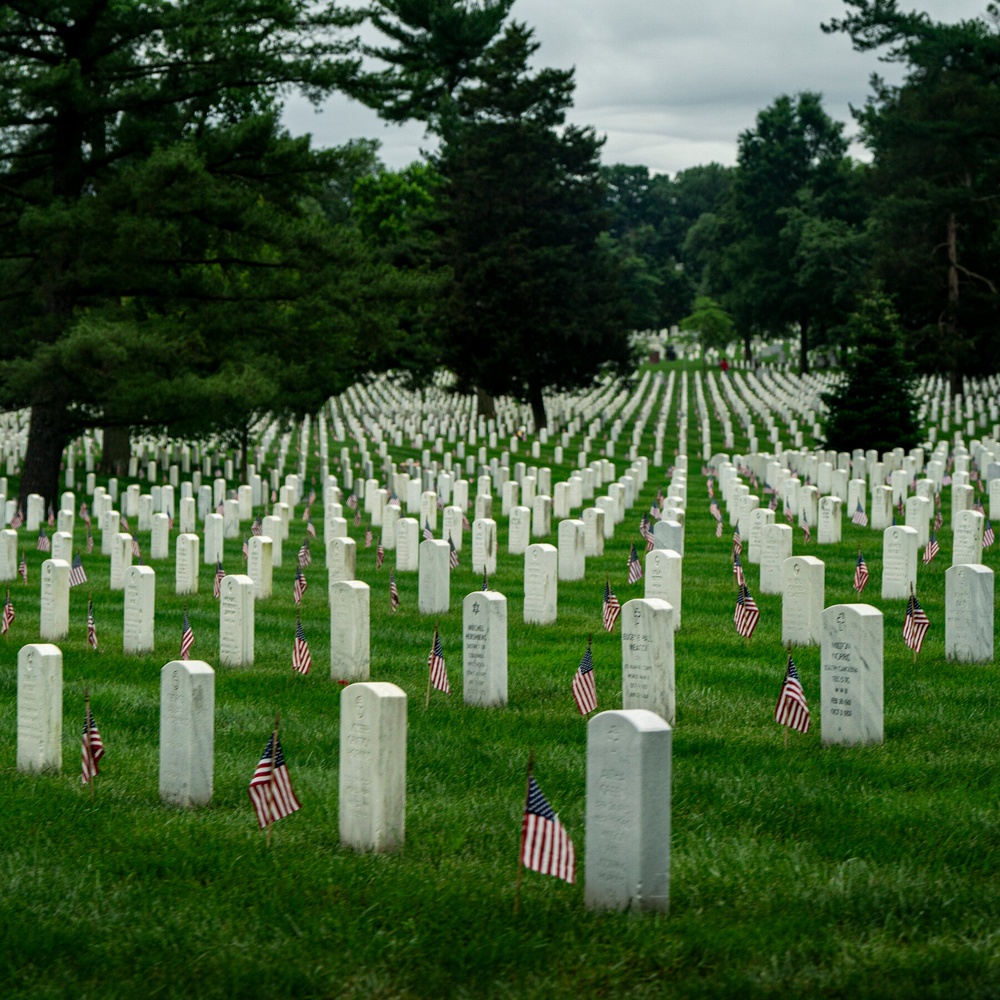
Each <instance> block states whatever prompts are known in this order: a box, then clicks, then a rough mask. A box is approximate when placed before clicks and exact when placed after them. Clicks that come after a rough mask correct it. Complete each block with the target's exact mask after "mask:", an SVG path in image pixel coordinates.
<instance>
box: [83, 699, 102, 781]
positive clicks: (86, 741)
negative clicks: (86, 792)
mask: <svg viewBox="0 0 1000 1000" xmlns="http://www.w3.org/2000/svg"><path fill="white" fill-rule="evenodd" d="M81 747H82V750H83V759H82V766H81V768H80V781H81V782H82V783H83V784H84V785H86V784H87V782H89V781H90V780H91V778H94V777H95V776H96V775H98V774H100V768H99V767H98V766H97V765H98V762H99V761H100V759H101V758H102V757H103V756H104V742H103V740H102V739H101V734H100V733H99V732H98V731H97V723H96V722H94V713H93V712H91V711H90V702H89V700H88V702H87V707H86V710H85V712H84V715H83V737H82V740H81Z"/></svg>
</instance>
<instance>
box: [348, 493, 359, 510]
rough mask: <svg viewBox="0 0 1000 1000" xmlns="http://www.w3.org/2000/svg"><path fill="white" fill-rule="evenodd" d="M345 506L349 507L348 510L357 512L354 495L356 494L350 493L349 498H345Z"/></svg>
mask: <svg viewBox="0 0 1000 1000" xmlns="http://www.w3.org/2000/svg"><path fill="white" fill-rule="evenodd" d="M347 506H348V507H349V508H350V509H351V510H357V509H358V498H357V495H356V494H354V493H352V494H351V495H350V496H349V497H348V498H347Z"/></svg>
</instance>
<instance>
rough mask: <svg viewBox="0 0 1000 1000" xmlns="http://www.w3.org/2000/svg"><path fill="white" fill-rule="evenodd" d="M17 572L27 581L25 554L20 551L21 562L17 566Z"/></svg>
mask: <svg viewBox="0 0 1000 1000" xmlns="http://www.w3.org/2000/svg"><path fill="white" fill-rule="evenodd" d="M17 571H18V573H19V574H20V575H21V579H22V580H23V581H24V582H25V583H27V582H28V559H27V557H26V556H25V554H24V553H23V552H22V553H21V564H20V565H19V566H18V567H17Z"/></svg>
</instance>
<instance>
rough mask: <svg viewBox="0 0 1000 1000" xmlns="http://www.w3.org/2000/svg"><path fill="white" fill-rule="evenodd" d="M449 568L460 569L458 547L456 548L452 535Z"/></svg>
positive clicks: (449, 547)
mask: <svg viewBox="0 0 1000 1000" xmlns="http://www.w3.org/2000/svg"><path fill="white" fill-rule="evenodd" d="M448 568H449V569H458V549H456V548H455V543H454V542H453V541H452V538H451V535H449V536H448Z"/></svg>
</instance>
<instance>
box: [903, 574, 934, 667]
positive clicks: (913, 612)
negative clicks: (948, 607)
mask: <svg viewBox="0 0 1000 1000" xmlns="http://www.w3.org/2000/svg"><path fill="white" fill-rule="evenodd" d="M930 624H931V623H930V619H929V618H928V617H927V614H926V612H925V611H924V609H923V608H922V607H921V606H920V602H919V601H918V600H917V595H916V594H915V593H914V592H913V590H912V588H911V590H910V599H909V601H907V604H906V617H905V618H904V619H903V640H904V641H905V642H906V645H907V646H909V647H910V649H912V650H913V659H914V662H916V659H917V653H919V652H920V649H921V647H922V646H923V644H924V636H925V635H926V634H927V629H928V628H930Z"/></svg>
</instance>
